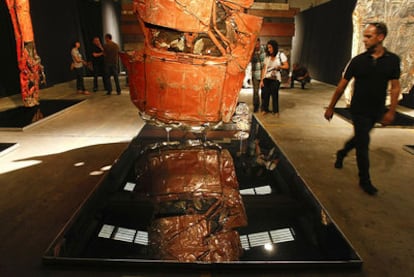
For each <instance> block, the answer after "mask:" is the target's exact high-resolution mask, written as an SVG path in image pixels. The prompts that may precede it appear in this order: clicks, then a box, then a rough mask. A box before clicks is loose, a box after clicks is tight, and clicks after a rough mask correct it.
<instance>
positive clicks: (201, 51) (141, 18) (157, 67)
mask: <svg viewBox="0 0 414 277" xmlns="http://www.w3.org/2000/svg"><path fill="white" fill-rule="evenodd" d="M252 3H253V1H250V0H249V1H247V0H240V1H224V0H223V1H210V0H208V1H196V0H193V1H190V0H183V1H178V0H177V1H158V0H147V1H144V0H135V1H134V11H135V12H136V14H137V18H138V22H139V24H140V26H141V28H142V30H143V33H144V36H145V47H144V49H143V51H141V52H130V53H121V59H122V61H123V63H124V64H125V65H126V67H127V70H128V75H129V84H130V91H131V99H132V101H133V103H134V104H135V105H136V106H137V107H138V109H139V110H140V112H141V114H142V115H143V118H144V119H146V120H148V121H153V122H154V121H155V122H157V123H163V124H177V123H178V124H184V125H189V126H191V125H202V124H205V123H219V122H222V121H224V122H229V121H230V119H231V116H232V114H233V113H234V111H235V107H236V105H237V99H238V94H239V92H240V89H241V86H242V83H243V79H244V73H245V69H246V67H247V65H248V63H249V61H250V56H251V53H252V52H253V49H254V45H255V41H256V39H257V36H258V34H259V31H260V28H261V24H262V18H260V17H256V16H253V15H249V14H247V13H245V9H246V8H248V7H250V6H251V4H252Z"/></svg>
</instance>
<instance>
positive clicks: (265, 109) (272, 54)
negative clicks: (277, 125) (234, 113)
mask: <svg viewBox="0 0 414 277" xmlns="http://www.w3.org/2000/svg"><path fill="white" fill-rule="evenodd" d="M281 69H289V63H288V61H287V57H286V55H285V54H284V53H282V52H279V45H278V43H277V42H276V41H275V40H269V42H268V43H267V48H266V58H265V60H264V67H263V70H262V75H261V80H260V87H261V88H262V113H263V114H264V115H265V114H267V113H269V112H270V111H269V102H270V97H272V107H273V108H272V113H273V115H275V116H276V117H279V88H280V83H281V82H282V76H281V74H280V70H281Z"/></svg>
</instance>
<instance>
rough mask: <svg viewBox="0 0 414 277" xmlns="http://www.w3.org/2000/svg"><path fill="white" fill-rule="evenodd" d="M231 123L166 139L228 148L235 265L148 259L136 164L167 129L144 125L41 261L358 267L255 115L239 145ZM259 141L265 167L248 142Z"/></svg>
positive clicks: (148, 216) (147, 215)
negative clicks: (236, 197)
mask: <svg viewBox="0 0 414 277" xmlns="http://www.w3.org/2000/svg"><path fill="white" fill-rule="evenodd" d="M234 129H235V128H234V125H233V124H229V125H224V126H223V128H222V129H221V130H215V131H209V132H206V133H205V134H202V133H200V134H195V133H188V132H182V131H180V130H174V129H173V130H171V131H170V135H169V141H170V142H173V141H186V140H200V141H204V140H207V141H211V142H213V143H217V144H219V145H220V146H221V147H223V148H225V149H228V150H229V151H230V153H231V156H232V158H233V161H234V165H235V171H236V175H237V179H238V182H239V187H240V194H241V195H242V199H243V203H244V207H245V210H246V214H247V219H248V225H247V226H245V227H241V228H238V229H237V231H238V233H239V235H240V241H241V245H242V247H243V254H242V256H241V257H240V259H239V260H237V261H227V262H215V263H205V262H195V263H193V262H190V263H180V262H177V261H171V260H157V259H152V258H151V256H150V255H149V251H148V226H149V225H150V222H151V220H152V219H153V218H152V217H153V207H151V205H149V204H148V201H142V200H140V198H137V197H135V193H134V190H135V189H136V184H135V180H136V179H137V178H136V176H135V173H134V172H135V171H134V166H135V161H136V160H137V159H138V158H139V157H140V155H141V154H142V151H143V149H144V148H145V147H146V146H148V145H150V144H152V143H155V142H160V141H166V140H167V135H166V134H167V133H166V131H165V129H163V128H159V127H154V126H150V125H146V126H145V127H144V128H143V130H142V131H141V132H140V133H139V134H138V136H137V137H136V138H134V139H133V141H132V142H131V143H130V145H129V146H128V148H127V149H126V150H125V151H124V153H123V154H122V155H121V156H120V158H119V159H118V161H117V162H116V163H115V164H114V165H113V166H112V168H111V170H110V171H109V173H108V174H107V175H106V177H105V178H104V179H103V180H102V181H101V182H100V183H99V184H97V186H96V188H95V190H94V191H93V192H92V193H91V195H90V197H89V198H88V199H86V200H85V202H84V204H83V205H82V206H81V207H80V208H79V209H78V211H77V212H76V213H75V214H74V215H73V217H72V218H71V220H70V221H69V222H68V223H67V225H66V227H65V228H64V229H63V230H62V231H61V233H60V234H59V235H58V236H57V238H56V239H55V240H54V241H53V242H52V244H51V245H50V247H49V248H48V249H47V250H46V252H45V254H44V256H43V262H44V263H45V264H48V265H50V264H70V265H77V264H78V265H79V264H87V265H119V266H122V265H137V266H140V267H142V266H148V267H155V270H156V266H157V265H162V266H163V267H165V266H184V267H191V266H196V267H210V266H214V267H229V268H232V267H237V268H238V269H240V268H243V267H246V268H247V267H324V266H329V267H332V266H334V267H352V268H355V267H360V266H361V264H362V260H361V258H360V257H359V255H358V254H357V253H356V251H355V250H354V249H353V247H352V245H351V244H350V242H349V241H348V240H347V239H346V237H345V236H344V234H343V233H342V232H341V231H340V230H339V229H338V227H337V226H336V225H335V223H334V222H333V221H332V220H331V218H330V217H329V215H328V214H327V212H326V210H325V209H324V208H323V207H322V206H321V204H320V203H319V202H318V200H317V199H316V198H315V196H314V195H313V194H312V192H311V191H310V190H309V189H308V187H307V186H306V184H305V183H304V181H303V180H302V179H301V177H300V176H299V175H298V173H297V172H296V170H295V168H294V167H293V165H292V164H291V163H290V162H289V160H288V159H287V157H286V156H285V155H284V154H283V152H282V150H281V149H279V148H278V146H277V145H276V144H275V143H274V141H273V140H272V139H271V138H270V136H269V135H268V134H267V133H266V131H265V129H264V128H262V126H261V125H260V124H259V123H258V122H257V121H256V119H255V118H253V121H252V125H251V132H250V133H251V134H250V137H249V138H248V139H246V140H242V141H240V140H239V139H238V138H237V137H238V135H237V134H238V133H237V130H234ZM255 139H257V140H258V141H259V146H260V150H261V152H262V153H263V156H262V158H263V159H264V162H259V160H258V157H257V155H255V153H254V151H253V148H252V145H254V140H255Z"/></svg>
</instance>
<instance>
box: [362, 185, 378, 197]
mask: <svg viewBox="0 0 414 277" xmlns="http://www.w3.org/2000/svg"><path fill="white" fill-rule="evenodd" d="M359 186H360V187H361V188H362V189H363V190H364V191H365V192H366V193H368V194H369V195H376V194H377V192H378V189H377V188H376V187H374V186H373V185H372V184H371V182H368V183H359Z"/></svg>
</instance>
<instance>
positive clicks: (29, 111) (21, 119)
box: [0, 99, 83, 131]
mask: <svg viewBox="0 0 414 277" xmlns="http://www.w3.org/2000/svg"><path fill="white" fill-rule="evenodd" d="M82 101H83V100H79V99H43V100H40V102H39V103H40V104H39V105H38V106H34V107H24V106H19V107H15V108H12V109H8V110H5V111H1V112H0V130H1V129H6V130H18V131H20V130H23V129H24V128H27V127H29V126H31V125H32V124H35V123H39V122H40V121H42V120H44V119H46V118H50V117H52V116H56V115H58V114H59V113H60V112H62V111H64V110H66V109H68V108H70V107H72V106H73V105H76V104H78V103H80V102H82Z"/></svg>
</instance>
